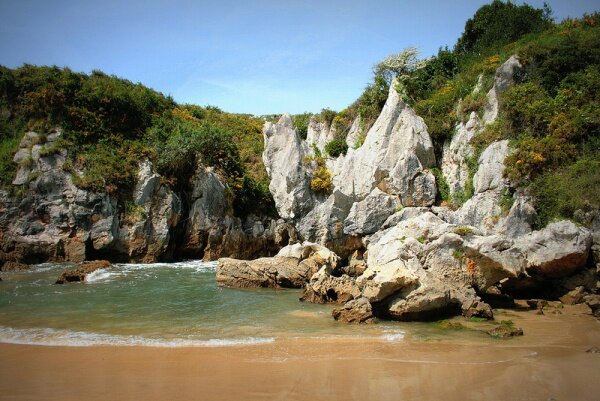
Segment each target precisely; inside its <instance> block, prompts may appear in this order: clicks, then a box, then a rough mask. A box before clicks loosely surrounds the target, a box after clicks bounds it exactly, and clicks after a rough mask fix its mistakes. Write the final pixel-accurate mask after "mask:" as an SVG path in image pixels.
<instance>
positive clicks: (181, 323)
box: [0, 261, 427, 347]
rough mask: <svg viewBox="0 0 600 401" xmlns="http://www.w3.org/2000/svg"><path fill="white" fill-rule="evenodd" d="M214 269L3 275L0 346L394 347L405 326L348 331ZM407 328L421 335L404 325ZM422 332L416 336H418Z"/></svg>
mask: <svg viewBox="0 0 600 401" xmlns="http://www.w3.org/2000/svg"><path fill="white" fill-rule="evenodd" d="M216 266H217V264H216V262H202V261H186V262H181V263H152V264H115V265H113V266H111V267H109V268H106V269H100V270H97V271H95V272H94V273H92V274H90V275H89V276H88V277H87V280H86V282H84V283H67V284H62V285H60V284H54V282H55V281H56V279H57V278H58V276H59V275H60V274H61V273H62V271H64V270H66V269H69V268H72V267H73V265H69V264H64V263H63V264H56V263H54V264H51V263H48V264H41V265H36V266H32V267H31V269H30V270H27V271H21V272H3V273H2V279H3V281H2V282H0V342H6V343H20V344H38V345H69V346H88V345H138V346H157V347H160V346H163V347H177V346H227V345H244V344H248V345H250V344H262V343H270V342H274V341H277V340H278V339H294V338H299V339H302V338H338V337H339V338H342V337H343V338H357V339H362V338H379V339H382V340H384V341H402V340H403V338H404V337H405V335H406V331H407V327H409V326H408V324H406V323H404V324H402V323H397V322H383V323H380V324H376V325H346V324H342V323H338V322H336V321H334V320H333V318H332V317H331V310H332V309H333V307H334V306H332V305H316V304H311V303H305V302H300V301H299V299H298V298H299V296H300V295H301V290H291V289H230V288H220V287H218V286H217V285H216V282H215V270H216ZM410 330H413V331H414V330H416V331H417V332H418V331H419V330H421V331H423V330H425V331H427V328H426V326H419V325H414V324H412V325H410ZM423 332H424V331H423Z"/></svg>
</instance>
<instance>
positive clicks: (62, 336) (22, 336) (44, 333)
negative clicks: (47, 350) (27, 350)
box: [0, 326, 275, 348]
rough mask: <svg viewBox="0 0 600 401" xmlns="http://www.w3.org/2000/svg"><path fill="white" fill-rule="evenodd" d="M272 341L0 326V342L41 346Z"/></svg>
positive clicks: (226, 344) (214, 344) (210, 344)
mask: <svg viewBox="0 0 600 401" xmlns="http://www.w3.org/2000/svg"><path fill="white" fill-rule="evenodd" d="M274 341H275V338H273V337H242V338H211V339H208V340H199V339H189V338H176V339H159V338H147V337H143V336H122V335H112V334H101V333H90V332H84V331H67V330H56V329H50V328H35V329H15V328H12V327H4V326H0V343H8V344H26V345H44V346H68V347H90V346H98V345H113V346H137V347H163V348H178V347H231V346H236V345H260V344H270V343H273V342H274Z"/></svg>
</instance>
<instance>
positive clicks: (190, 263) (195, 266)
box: [116, 260, 218, 273]
mask: <svg viewBox="0 0 600 401" xmlns="http://www.w3.org/2000/svg"><path fill="white" fill-rule="evenodd" d="M217 264H218V262H217V261H212V262H204V261H202V260H185V261H182V262H172V263H165V262H157V263H119V264H116V266H117V267H120V268H122V269H123V270H125V271H134V270H142V269H156V268H168V269H192V270H195V271H196V272H198V273H210V272H214V271H215V270H216V269H217Z"/></svg>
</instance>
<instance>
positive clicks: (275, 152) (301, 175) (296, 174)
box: [263, 114, 314, 219]
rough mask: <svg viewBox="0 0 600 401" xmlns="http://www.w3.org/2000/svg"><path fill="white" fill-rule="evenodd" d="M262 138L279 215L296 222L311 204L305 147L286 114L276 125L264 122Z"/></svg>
mask: <svg viewBox="0 0 600 401" xmlns="http://www.w3.org/2000/svg"><path fill="white" fill-rule="evenodd" d="M263 135H264V141H265V150H264V152H263V162H264V164H265V167H266V169H267V174H268V175H269V178H270V179H271V182H270V184H269V190H270V191H271V194H272V195H273V199H274V200H275V206H276V207H277V212H278V213H279V216H280V217H282V218H283V219H295V218H296V217H299V216H304V215H306V214H308V213H309V212H310V210H311V209H312V207H313V205H314V194H313V193H312V192H311V190H310V185H309V181H308V179H307V177H308V173H307V169H306V166H305V163H304V161H305V158H306V156H307V155H308V154H309V152H308V145H307V144H306V142H304V141H302V140H301V139H300V137H299V136H298V135H297V134H296V131H295V130H294V127H293V125H292V118H291V116H290V115H289V114H284V115H283V116H281V118H280V119H279V121H278V122H277V124H272V123H269V122H267V123H266V124H265V127H264V129H263Z"/></svg>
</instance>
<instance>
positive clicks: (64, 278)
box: [55, 260, 111, 284]
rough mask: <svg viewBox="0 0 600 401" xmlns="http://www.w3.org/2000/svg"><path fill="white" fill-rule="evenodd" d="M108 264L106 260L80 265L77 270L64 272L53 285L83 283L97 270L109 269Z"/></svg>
mask: <svg viewBox="0 0 600 401" xmlns="http://www.w3.org/2000/svg"><path fill="white" fill-rule="evenodd" d="M110 266H111V265H110V262H109V261H107V260H94V261H91V262H83V263H80V264H79V266H77V268H75V269H73V270H67V271H64V272H63V273H62V274H61V275H60V277H59V278H58V279H57V280H56V283H55V284H64V283H73V282H84V281H86V277H87V276H88V275H89V274H91V273H93V272H95V271H96V270H99V269H106V268H109V267H110Z"/></svg>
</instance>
